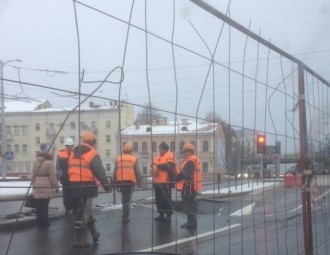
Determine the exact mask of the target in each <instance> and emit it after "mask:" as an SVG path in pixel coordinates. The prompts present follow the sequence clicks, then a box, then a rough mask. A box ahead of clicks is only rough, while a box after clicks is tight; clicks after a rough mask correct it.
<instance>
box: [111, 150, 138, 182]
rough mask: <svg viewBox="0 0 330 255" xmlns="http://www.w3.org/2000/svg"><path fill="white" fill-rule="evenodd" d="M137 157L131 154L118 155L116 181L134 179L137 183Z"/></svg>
mask: <svg viewBox="0 0 330 255" xmlns="http://www.w3.org/2000/svg"><path fill="white" fill-rule="evenodd" d="M136 160H137V158H136V157H135V156H133V155H131V154H123V155H121V156H119V157H117V170H116V181H132V182H134V183H137V181H136V176H135V171H134V166H135V163H136Z"/></svg>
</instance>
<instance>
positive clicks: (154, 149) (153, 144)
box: [151, 142, 157, 152]
mask: <svg viewBox="0 0 330 255" xmlns="http://www.w3.org/2000/svg"><path fill="white" fill-rule="evenodd" d="M151 147H152V152H156V151H157V143H156V142H152V146H151Z"/></svg>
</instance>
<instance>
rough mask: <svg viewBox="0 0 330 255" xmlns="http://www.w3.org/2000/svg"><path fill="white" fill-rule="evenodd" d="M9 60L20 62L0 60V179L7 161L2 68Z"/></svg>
mask: <svg viewBox="0 0 330 255" xmlns="http://www.w3.org/2000/svg"><path fill="white" fill-rule="evenodd" d="M11 62H22V61H21V60H19V59H14V60H8V61H5V62H3V61H2V60H1V61H0V72H1V73H0V77H1V149H2V154H3V155H2V160H1V176H2V179H6V173H7V161H6V137H5V136H6V123H5V90H4V86H3V68H4V66H5V65H7V64H9V63H11Z"/></svg>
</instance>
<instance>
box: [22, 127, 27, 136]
mask: <svg viewBox="0 0 330 255" xmlns="http://www.w3.org/2000/svg"><path fill="white" fill-rule="evenodd" d="M22 135H24V136H27V126H22Z"/></svg>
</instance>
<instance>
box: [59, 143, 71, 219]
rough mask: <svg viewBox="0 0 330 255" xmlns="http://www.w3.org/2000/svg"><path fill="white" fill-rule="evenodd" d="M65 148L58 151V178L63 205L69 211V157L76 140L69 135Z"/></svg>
mask: <svg viewBox="0 0 330 255" xmlns="http://www.w3.org/2000/svg"><path fill="white" fill-rule="evenodd" d="M64 146H65V147H64V149H62V150H60V151H59V152H58V153H57V159H56V173H57V179H58V180H59V181H60V183H61V184H62V192H63V205H64V208H65V211H66V212H67V213H68V212H70V211H71V210H72V201H71V200H72V199H71V196H70V186H69V185H70V182H69V175H68V166H69V158H70V156H71V153H72V149H73V146H74V141H73V140H72V138H70V137H68V138H67V139H65V141H64Z"/></svg>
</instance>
